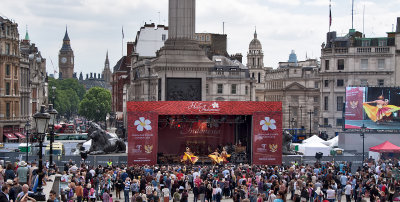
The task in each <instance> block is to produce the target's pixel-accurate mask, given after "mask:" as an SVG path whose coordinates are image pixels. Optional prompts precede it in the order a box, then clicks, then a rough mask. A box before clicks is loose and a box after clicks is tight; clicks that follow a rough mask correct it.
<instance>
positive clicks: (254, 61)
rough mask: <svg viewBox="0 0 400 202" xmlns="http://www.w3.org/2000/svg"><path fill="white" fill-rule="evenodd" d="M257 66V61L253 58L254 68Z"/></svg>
mask: <svg viewBox="0 0 400 202" xmlns="http://www.w3.org/2000/svg"><path fill="white" fill-rule="evenodd" d="M255 66H256V59H255V58H253V67H255Z"/></svg>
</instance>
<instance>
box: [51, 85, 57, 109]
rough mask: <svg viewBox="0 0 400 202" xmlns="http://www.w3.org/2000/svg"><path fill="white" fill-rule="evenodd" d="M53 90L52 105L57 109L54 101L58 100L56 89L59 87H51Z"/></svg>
mask: <svg viewBox="0 0 400 202" xmlns="http://www.w3.org/2000/svg"><path fill="white" fill-rule="evenodd" d="M51 89H52V90H53V96H52V97H51V98H52V103H53V107H55V106H56V104H55V103H54V101H55V99H56V89H57V87H55V86H53V87H51Z"/></svg>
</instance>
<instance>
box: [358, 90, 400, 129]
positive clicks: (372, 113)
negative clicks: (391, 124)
mask: <svg viewBox="0 0 400 202" xmlns="http://www.w3.org/2000/svg"><path fill="white" fill-rule="evenodd" d="M369 104H376V106H372V105H369ZM363 108H364V110H365V113H367V115H368V117H369V118H370V119H371V120H372V121H373V122H377V123H380V122H382V121H383V118H384V117H385V116H386V117H389V116H390V115H392V112H395V111H398V110H400V107H397V106H394V105H389V100H387V99H386V100H385V99H384V97H383V95H381V96H379V97H378V100H375V101H371V102H364V103H363Z"/></svg>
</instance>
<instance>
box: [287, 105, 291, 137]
mask: <svg viewBox="0 0 400 202" xmlns="http://www.w3.org/2000/svg"><path fill="white" fill-rule="evenodd" d="M290 107H291V106H290V104H289V119H288V126H289V129H291V128H292V127H291V124H290ZM290 132H292V131H290ZM291 134H292V133H291Z"/></svg>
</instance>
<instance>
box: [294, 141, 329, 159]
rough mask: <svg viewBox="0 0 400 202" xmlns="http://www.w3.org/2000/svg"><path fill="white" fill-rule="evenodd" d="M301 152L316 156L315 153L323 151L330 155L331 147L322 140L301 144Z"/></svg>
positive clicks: (305, 154)
mask: <svg viewBox="0 0 400 202" xmlns="http://www.w3.org/2000/svg"><path fill="white" fill-rule="evenodd" d="M299 152H301V153H303V154H304V156H315V153H317V152H322V153H323V155H324V156H329V155H330V152H331V148H330V147H328V146H326V145H325V144H323V143H321V142H308V143H304V144H301V145H299Z"/></svg>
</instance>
